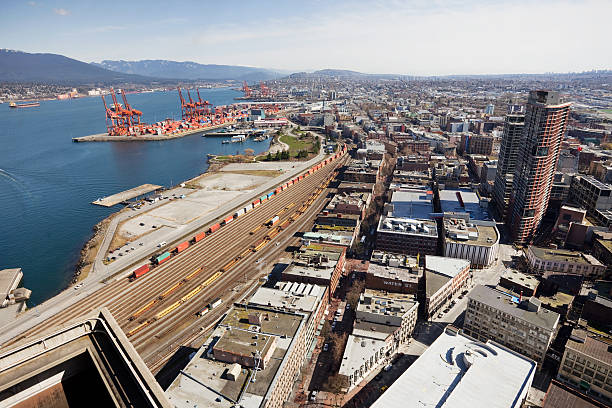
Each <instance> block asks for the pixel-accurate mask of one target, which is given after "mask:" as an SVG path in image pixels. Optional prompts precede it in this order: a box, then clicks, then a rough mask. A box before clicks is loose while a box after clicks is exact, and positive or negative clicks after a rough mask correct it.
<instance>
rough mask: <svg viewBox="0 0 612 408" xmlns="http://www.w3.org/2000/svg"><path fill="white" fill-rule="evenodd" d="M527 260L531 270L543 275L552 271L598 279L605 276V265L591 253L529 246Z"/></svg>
mask: <svg viewBox="0 0 612 408" xmlns="http://www.w3.org/2000/svg"><path fill="white" fill-rule="evenodd" d="M527 261H528V263H529V268H530V269H531V270H532V271H533V272H537V273H540V274H542V275H543V276H544V277H546V276H548V275H550V274H551V273H553V272H565V273H573V274H576V275H582V276H584V277H585V278H590V279H600V278H603V277H604V276H605V273H606V266H605V265H604V264H602V263H601V262H599V261H598V260H597V259H596V258H595V257H594V256H593V255H589V254H585V253H583V252H580V251H569V250H566V249H549V248H540V247H536V246H530V247H529V249H528V250H527Z"/></svg>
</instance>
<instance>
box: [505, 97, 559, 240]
mask: <svg viewBox="0 0 612 408" xmlns="http://www.w3.org/2000/svg"><path fill="white" fill-rule="evenodd" d="M569 112H570V103H562V101H561V97H560V95H559V93H558V92H553V91H531V92H530V93H529V98H528V100H527V110H526V113H525V128H524V131H523V137H522V138H521V141H520V143H519V154H518V159H517V166H516V171H515V176H514V180H513V183H514V184H513V194H512V199H511V201H512V213H511V215H510V223H509V225H510V229H511V231H512V236H513V238H514V240H515V242H517V243H525V242H529V241H531V240H532V239H533V238H534V236H535V233H536V231H537V229H538V227H539V225H540V222H541V221H542V217H543V216H544V213H545V212H546V209H547V208H548V200H549V198H550V191H551V188H552V182H553V176H554V173H555V167H556V165H557V159H558V157H559V149H560V146H561V139H562V138H563V135H564V134H565V130H566V127H567V120H568V117H569Z"/></svg>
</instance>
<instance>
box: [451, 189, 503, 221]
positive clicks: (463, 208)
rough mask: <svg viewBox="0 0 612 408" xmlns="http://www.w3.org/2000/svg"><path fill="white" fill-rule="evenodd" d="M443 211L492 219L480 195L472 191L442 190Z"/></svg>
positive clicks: (474, 218) (475, 217)
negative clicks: (482, 203) (482, 204)
mask: <svg viewBox="0 0 612 408" xmlns="http://www.w3.org/2000/svg"><path fill="white" fill-rule="evenodd" d="M439 194H440V206H441V208H442V212H455V213H462V212H463V213H465V212H467V213H468V214H470V218H471V219H473V220H490V219H491V217H490V216H489V214H488V212H487V209H486V207H481V205H480V199H479V198H478V195H477V194H476V193H474V192H472V191H464V190H440V192H439Z"/></svg>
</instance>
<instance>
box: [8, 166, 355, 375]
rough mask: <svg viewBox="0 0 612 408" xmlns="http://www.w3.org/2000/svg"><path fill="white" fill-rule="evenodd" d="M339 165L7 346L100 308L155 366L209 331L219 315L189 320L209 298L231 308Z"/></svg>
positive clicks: (315, 175)
mask: <svg viewBox="0 0 612 408" xmlns="http://www.w3.org/2000/svg"><path fill="white" fill-rule="evenodd" d="M343 160H345V158H341V159H340V160H337V161H334V162H332V163H330V164H327V165H326V166H323V167H322V168H321V170H319V171H316V172H314V173H313V174H311V175H309V176H308V177H305V178H304V179H303V180H302V181H300V182H299V183H297V184H295V185H294V186H292V187H291V188H289V189H286V190H284V191H282V192H280V193H278V195H277V196H275V197H274V198H273V199H271V200H269V201H268V202H266V203H265V205H261V206H259V207H257V208H256V209H254V210H252V211H250V212H248V213H246V214H245V215H243V216H241V217H239V218H237V219H235V220H234V221H233V222H231V223H229V224H227V225H226V226H224V227H223V228H221V229H220V230H219V231H218V232H216V233H215V234H213V235H211V236H209V237H206V238H204V239H203V240H201V241H199V242H197V243H195V244H194V245H192V247H190V248H189V249H188V250H186V251H185V252H182V253H180V254H178V255H176V256H175V257H173V258H172V259H171V260H170V261H168V262H167V263H165V264H163V265H161V266H159V267H157V268H155V269H154V270H152V271H151V272H150V273H148V274H147V275H144V276H143V277H141V278H138V279H136V280H134V281H133V282H130V281H129V280H128V279H127V278H125V279H120V280H117V281H112V282H108V283H107V285H106V286H105V287H104V288H102V289H100V290H99V291H97V292H95V293H94V294H92V295H90V296H88V297H86V298H84V299H82V300H80V301H79V302H77V303H75V304H74V305H72V306H71V307H69V308H67V309H65V310H64V311H62V313H58V314H57V315H56V316H54V317H53V318H51V319H48V320H47V321H45V322H44V323H43V324H41V325H39V326H36V327H34V328H32V329H31V330H29V331H26V332H25V333H23V334H22V335H20V336H18V337H17V338H16V339H14V340H13V341H12V342H11V343H15V342H18V341H20V340H21V339H25V338H28V337H30V336H35V335H37V334H39V333H41V332H43V331H45V330H48V329H50V328H52V327H54V326H57V325H61V324H64V323H67V322H69V321H71V320H73V319H75V318H78V317H80V316H82V315H84V314H86V313H88V312H89V311H90V310H93V309H96V308H98V307H101V306H106V307H108V308H109V310H110V311H111V313H112V314H113V316H114V317H115V319H116V320H117V322H118V323H119V325H120V326H121V327H122V329H123V330H124V331H125V332H126V333H127V334H128V335H129V336H130V341H131V342H132V343H133V344H134V347H136V349H137V351H138V352H139V353H141V354H142V355H143V358H144V359H145V362H147V363H148V364H149V363H151V364H153V365H154V366H158V365H159V361H160V360H159V354H157V355H156V353H159V351H160V350H161V349H163V348H164V347H166V343H167V341H166V340H168V339H169V340H170V343H169V344H171V345H175V346H178V343H179V342H182V341H186V340H189V338H191V337H193V336H194V335H193V334H192V333H191V332H189V333H188V334H187V335H185V334H182V333H181V330H183V329H185V328H188V327H189V326H194V324H195V326H198V327H202V325H207V324H212V323H214V321H215V320H216V319H218V318H219V317H220V315H219V316H217V313H220V312H222V311H224V310H225V307H220V308H218V309H220V310H216V311H214V313H212V312H211V313H208V314H207V315H206V316H205V318H200V319H199V320H198V319H196V318H195V313H196V312H197V311H198V310H199V309H201V307H202V306H203V305H204V304H206V303H208V301H209V300H210V299H211V298H213V297H215V296H218V295H219V294H226V295H227V294H228V293H232V294H234V295H235V296H233V295H232V296H229V300H230V301H231V300H232V299H233V298H238V297H239V296H238V293H235V292H232V291H231V289H233V288H234V287H235V286H236V285H237V284H238V283H239V282H240V281H241V278H242V277H244V278H245V279H249V278H252V277H253V276H254V275H256V274H258V273H260V272H259V271H257V270H256V269H257V268H253V267H252V265H253V263H252V261H253V260H254V258H255V257H257V256H258V252H259V251H262V250H265V248H266V246H267V245H268V244H269V243H270V242H272V239H274V238H276V237H277V236H278V234H283V233H284V232H285V231H284V230H288V231H292V230H293V228H291V226H292V224H293V223H295V222H296V220H299V216H300V215H302V214H303V213H304V212H305V211H307V210H308V208H309V206H310V205H312V204H313V203H314V202H315V200H316V199H317V197H320V194H321V193H322V192H324V191H326V190H325V187H326V183H328V182H329V180H330V177H331V176H332V175H333V173H334V169H335V168H336V167H337V166H338V165H339V164H340V162H341V161H343ZM276 215H278V216H279V221H278V223H276V224H275V225H274V226H273V227H272V228H269V227H268V226H266V225H265V223H266V221H268V220H269V219H270V218H272V217H274V216H276ZM287 222H289V223H288V224H287ZM281 225H285V228H284V229H283V230H281V229H279V226H281ZM254 251H255V252H254ZM145 323H146V324H145ZM197 334H198V333H196V335H197ZM196 337H197V336H196ZM181 344H185V343H181ZM170 349H172V346H170Z"/></svg>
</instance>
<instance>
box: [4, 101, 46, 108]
mask: <svg viewBox="0 0 612 408" xmlns="http://www.w3.org/2000/svg"><path fill="white" fill-rule="evenodd" d="M35 106H40V103H38V102H27V103H20V104H19V105H18V104H16V103H15V102H11V103H10V104H9V108H33V107H35Z"/></svg>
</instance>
